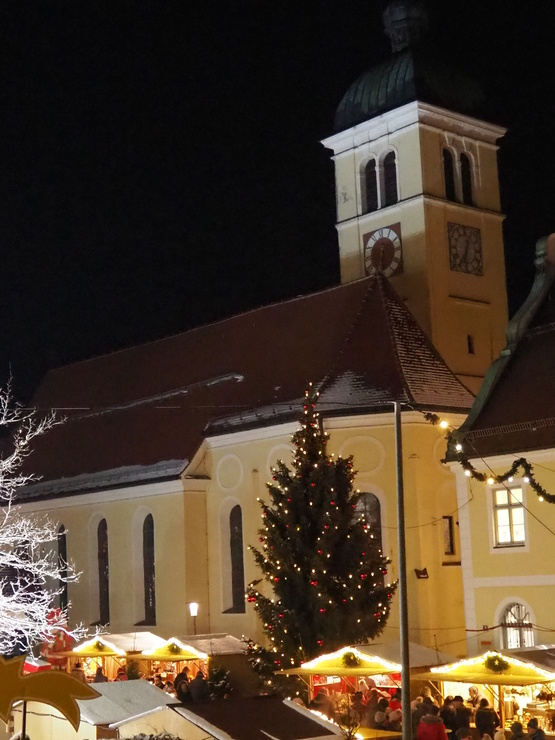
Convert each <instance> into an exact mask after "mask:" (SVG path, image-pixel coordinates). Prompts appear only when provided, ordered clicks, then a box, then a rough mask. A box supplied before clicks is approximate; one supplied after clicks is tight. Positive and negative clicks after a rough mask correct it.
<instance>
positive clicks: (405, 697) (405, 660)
mask: <svg viewBox="0 0 555 740" xmlns="http://www.w3.org/2000/svg"><path fill="white" fill-rule="evenodd" d="M393 409H394V412H395V460H396V467H397V546H398V549H399V636H400V642H401V712H402V733H403V740H411V736H412V723H411V711H410V662H409V619H408V607H407V559H406V548H405V544H406V543H405V492H404V486H403V440H402V434H401V404H400V403H399V401H395V402H394V403H393Z"/></svg>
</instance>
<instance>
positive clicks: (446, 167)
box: [443, 149, 456, 201]
mask: <svg viewBox="0 0 555 740" xmlns="http://www.w3.org/2000/svg"><path fill="white" fill-rule="evenodd" d="M443 177H444V179H445V197H446V198H447V200H452V201H454V200H456V197H455V168H454V167H453V155H452V154H451V152H450V151H449V149H444V150H443Z"/></svg>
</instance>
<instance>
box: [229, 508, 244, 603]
mask: <svg viewBox="0 0 555 740" xmlns="http://www.w3.org/2000/svg"><path fill="white" fill-rule="evenodd" d="M229 554H230V558H231V596H232V603H233V606H232V608H231V609H228V611H229V612H235V613H237V612H244V611H245V568H244V564H243V515H242V513H241V507H240V506H239V504H237V505H236V506H234V507H233V509H231V512H230V515H229Z"/></svg>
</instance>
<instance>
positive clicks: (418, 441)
mask: <svg viewBox="0 0 555 740" xmlns="http://www.w3.org/2000/svg"><path fill="white" fill-rule="evenodd" d="M419 418H420V419H421V417H419ZM350 421H351V422H352V420H350ZM329 431H330V433H331V438H330V443H329V451H330V452H333V453H336V454H341V455H343V456H348V455H349V454H353V455H354V465H355V468H356V470H357V471H358V472H357V477H356V486H357V487H358V488H359V489H360V490H361V491H365V492H370V493H374V494H376V495H377V496H378V498H379V499H380V502H381V507H382V533H383V547H384V552H385V554H386V555H387V556H388V557H390V558H391V559H392V565H391V567H390V573H389V576H388V577H389V578H391V580H394V579H396V578H397V577H398V557H397V522H396V474H395V451H394V432H393V426H392V419H391V417H389V418H388V419H387V420H386V421H385V422H384V425H383V426H378V427H373V426H370V425H369V424H367V423H366V424H365V423H363V422H360V423H357V425H356V426H352V425H351V424H350V425H349V427H348V428H341V426H340V422H338V421H336V420H334V421H333V422H332V423H331V424H330V429H329ZM289 438H290V435H289V433H287V434H284V435H283V436H282V437H281V438H279V437H278V438H271V439H262V440H255V439H253V440H252V441H249V442H245V443H244V444H241V445H234V446H233V447H232V448H231V447H230V448H226V447H219V448H217V449H214V450H212V455H213V464H214V469H215V470H216V469H217V468H218V465H220V472H221V471H222V464H221V460H225V458H226V457H227V456H229V454H230V453H232V454H234V455H237V456H238V457H239V459H240V460H241V464H242V476H241V478H240V479H239V477H237V486H236V488H235V489H234V490H232V491H230V490H227V491H226V490H224V489H223V487H222V486H221V483H220V482H218V479H217V478H218V476H217V475H215V476H214V477H213V480H212V483H211V486H210V491H209V496H208V519H209V522H210V525H209V539H210V542H211V553H212V554H216V550H217V547H216V545H215V542H216V541H217V540H218V537H219V533H218V531H217V529H218V526H219V521H220V520H219V510H220V507H221V506H222V505H223V504H224V503H225V499H226V497H228V496H233V498H234V500H235V499H236V500H237V501H238V502H240V503H241V506H242V509H243V537H244V546H245V580H246V582H247V583H248V582H249V581H251V580H254V579H257V578H260V577H261V573H260V571H259V570H258V568H256V566H255V564H254V559H253V558H252V556H251V555H250V554H249V552H248V550H247V549H246V548H247V546H248V545H249V544H253V545H255V546H257V545H258V533H257V530H258V528H259V527H260V526H261V524H262V520H261V510H260V507H259V504H258V503H257V502H256V498H257V496H260V497H265V496H266V495H267V494H266V486H265V483H266V481H267V480H269V477H270V467H271V465H273V464H275V462H276V461H277V459H278V458H282V459H284V460H287V459H288V457H289V459H291V457H290V455H291V452H290V449H289ZM444 450H445V443H444V439H443V434H442V433H439V432H438V430H437V428H435V427H431V426H430V425H429V424H427V423H425V422H422V420H420V422H419V423H406V425H404V466H405V500H406V521H407V567H408V587H409V599H410V626H411V639H412V640H415V641H416V642H422V643H423V644H425V645H428V646H434V645H435V644H436V643H437V644H438V645H439V646H440V648H441V645H442V644H443V643H444V642H452V641H453V640H458V641H462V642H463V643H464V629H463V619H462V617H461V614H460V609H461V604H462V584H461V578H460V568H459V567H458V565H457V563H458V558H459V553H458V551H457V552H456V554H455V556H451V557H448V556H447V557H444V556H443V519H442V517H443V516H445V515H448V514H451V513H453V512H455V511H456V496H455V480H454V476H453V475H452V474H451V473H450V471H449V470H448V469H446V468H445V467H444V466H442V465H441V464H440V462H439V461H440V459H441V457H442V456H443V454H444ZM239 480H240V481H241V482H239ZM228 482H229V481H228ZM217 560H218V557H217V555H216V560H214V559H211V562H210V583H211V584H212V588H211V624H212V629H213V630H215V631H220V630H221V631H226V632H227V631H229V632H232V633H234V634H246V635H249V636H251V637H254V638H256V639H262V632H261V628H260V624H259V621H258V619H257V617H256V613H255V610H254V609H253V608H252V607H251V605H250V604H247V612H246V614H245V615H237V614H222V613H221V587H220V593H218V582H219V579H220V569H219V563H218V562H217ZM444 563H448V564H444ZM424 567H426V568H427V570H428V573H429V578H428V579H427V580H417V579H416V575H415V572H414V569H415V568H418V569H422V568H424ZM446 595H448V597H447V598H446ZM397 634H398V613H397V599H395V601H394V605H393V609H392V614H391V618H390V621H389V623H388V626H387V628H386V632H385V633H384V636H385V637H388V636H389V637H390V638H391V639H395V636H396V635H397Z"/></svg>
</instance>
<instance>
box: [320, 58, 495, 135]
mask: <svg viewBox="0 0 555 740" xmlns="http://www.w3.org/2000/svg"><path fill="white" fill-rule="evenodd" d="M414 100H419V101H421V102H423V103H430V104H431V105H437V106H440V107H442V108H447V109H449V110H452V111H455V112H457V113H464V114H467V115H472V114H475V113H477V112H478V109H479V108H480V107H481V104H482V103H483V101H484V97H483V95H482V92H481V90H480V88H479V87H478V86H477V85H476V84H475V83H474V82H472V81H471V80H469V79H468V78H466V77H465V76H463V75H461V74H459V73H457V72H455V71H453V70H451V69H449V68H448V67H447V66H446V65H445V64H444V63H443V62H442V61H440V60H438V59H433V58H432V57H430V56H428V55H427V54H426V53H425V52H424V50H422V49H414V48H406V49H404V50H403V51H401V52H398V53H396V54H394V55H393V56H391V57H390V58H389V59H388V60H387V61H386V62H384V63H383V64H380V65H379V66H377V67H374V68H373V69H371V70H369V71H368V72H365V73H364V74H363V75H361V76H360V77H359V78H358V80H356V81H355V82H353V84H352V85H351V86H350V87H349V89H348V90H347V92H346V93H345V95H344V97H343V100H342V101H341V103H340V104H339V107H338V109H337V112H336V114H335V126H334V128H335V131H343V130H345V129H347V128H350V127H351V126H355V125H356V124H357V123H362V122H363V121H368V120H369V119H370V118H374V117H375V116H378V115H380V114H381V113H386V112H387V111H390V110H393V109H394V108H398V107H399V106H401V105H404V104H405V103H410V102H412V101H414Z"/></svg>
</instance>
